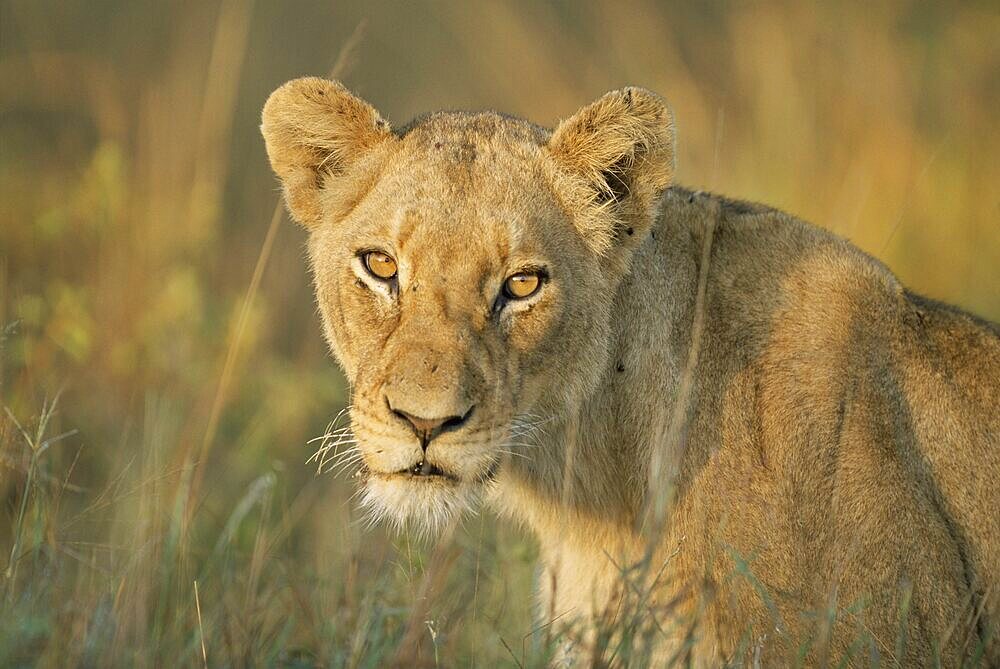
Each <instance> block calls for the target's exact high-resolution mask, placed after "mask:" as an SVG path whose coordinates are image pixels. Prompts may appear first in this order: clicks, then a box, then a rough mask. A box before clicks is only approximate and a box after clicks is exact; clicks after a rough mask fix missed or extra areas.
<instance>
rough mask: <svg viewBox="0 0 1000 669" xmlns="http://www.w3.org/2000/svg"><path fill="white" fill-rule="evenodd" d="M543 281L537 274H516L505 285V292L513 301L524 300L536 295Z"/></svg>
mask: <svg viewBox="0 0 1000 669" xmlns="http://www.w3.org/2000/svg"><path fill="white" fill-rule="evenodd" d="M541 284H542V280H541V279H540V278H539V276H538V275H537V274H527V273H524V274H515V275H514V276H512V277H510V278H508V279H507V281H506V282H505V283H504V291H505V292H506V293H507V296H508V297H511V298H513V299H518V300H520V299H524V298H526V297H530V296H532V295H534V294H535V293H536V292H537V291H538V287H539V286H541Z"/></svg>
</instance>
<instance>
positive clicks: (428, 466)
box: [393, 460, 458, 483]
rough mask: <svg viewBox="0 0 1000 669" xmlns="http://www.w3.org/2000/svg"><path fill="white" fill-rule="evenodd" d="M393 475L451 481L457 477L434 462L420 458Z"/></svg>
mask: <svg viewBox="0 0 1000 669" xmlns="http://www.w3.org/2000/svg"><path fill="white" fill-rule="evenodd" d="M393 476H405V477H407V478H415V479H423V480H427V481H435V480H438V481H451V482H455V483H457V482H458V477H457V476H455V475H453V474H450V473H448V472H446V471H444V470H443V469H441V468H440V467H438V466H437V465H435V464H432V463H431V462H428V461H427V460H421V461H420V462H418V463H417V464H415V465H413V466H412V467H410V468H409V469H401V470H399V471H398V472H395V473H394V474H393Z"/></svg>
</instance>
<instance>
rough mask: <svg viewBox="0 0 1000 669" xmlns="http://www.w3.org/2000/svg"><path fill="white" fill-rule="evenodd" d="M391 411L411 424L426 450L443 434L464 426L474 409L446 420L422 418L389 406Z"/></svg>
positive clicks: (446, 417) (445, 418)
mask: <svg viewBox="0 0 1000 669" xmlns="http://www.w3.org/2000/svg"><path fill="white" fill-rule="evenodd" d="M389 409H390V410H391V411H392V413H394V414H395V415H397V416H399V417H400V418H402V419H403V420H405V421H406V422H407V423H409V424H410V427H411V428H412V429H413V433H414V434H416V435H417V438H418V439H420V445H421V447H423V448H424V449H425V450H426V449H427V445H428V444H429V443H430V442H431V440H432V439H434V438H435V437H437V436H438V435H439V434H441V433H442V432H449V431H451V430H455V429H458V428H459V427H461V426H462V425H464V424H465V423H466V422H467V421H468V420H469V416H471V415H472V407H469V409H468V411H466V412H465V413H464V414H462V415H461V416H445V417H444V418H421V417H420V416H415V415H413V414H412V413H409V412H406V411H401V410H399V409H396V408H393V407H392V405H390V406H389Z"/></svg>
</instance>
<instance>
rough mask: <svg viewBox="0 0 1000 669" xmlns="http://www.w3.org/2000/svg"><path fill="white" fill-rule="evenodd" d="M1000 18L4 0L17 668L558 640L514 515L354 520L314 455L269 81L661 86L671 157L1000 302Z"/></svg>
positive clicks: (3, 254)
mask: <svg viewBox="0 0 1000 669" xmlns="http://www.w3.org/2000/svg"><path fill="white" fill-rule="evenodd" d="M998 34H1000V12H998V11H997V8H996V6H995V5H994V4H992V3H988V2H982V3H976V2H969V3H962V4H955V3H937V4H934V3H918V2H906V1H903V0H898V1H891V2H885V3H877V6H876V4H874V3H857V4H842V3H790V2H789V3H769V4H753V5H749V4H742V3H729V2H722V1H712V2H705V3H683V2H666V3H661V2H653V1H652V0H635V1H634V2H628V3H589V2H588V3H581V2H571V1H569V0H560V1H559V2H554V3H535V2H496V3H466V2H458V1H456V2H446V3H433V4H431V3H427V4H424V3H395V4H392V5H390V4H389V3H339V2H295V3H288V2H280V1H279V0H217V1H216V0H212V1H211V2H193V1H185V0H180V1H178V2H171V3H164V2H158V1H156V0H136V1H134V2H115V1H112V0H86V1H84V0H63V1H61V2H51V1H49V0H0V666H36V665H37V666H58V667H62V666H112V665H114V666H139V667H141V666H192V665H196V666H202V665H208V666H244V665H269V666H270V665H274V666H345V667H375V666H385V665H388V664H391V663H397V664H401V665H405V666H420V665H423V666H481V667H492V666H541V665H543V664H544V663H545V661H546V657H547V655H548V653H549V650H550V647H551V644H550V641H551V639H550V635H549V629H550V628H549V627H548V626H546V625H545V624H544V623H545V621H544V620H540V621H539V620H536V619H535V617H534V611H533V607H532V602H531V592H532V589H533V577H534V576H533V569H534V568H533V562H534V557H535V556H534V551H535V549H534V547H533V544H532V542H531V541H530V539H529V538H528V537H527V536H526V535H525V534H523V533H522V532H520V531H519V530H518V528H516V527H511V526H509V525H506V524H504V523H501V522H498V521H497V520H496V519H495V518H493V517H492V516H491V515H490V514H488V513H485V512H484V513H482V514H480V515H477V516H474V517H469V518H466V519H465V520H464V523H463V524H462V525H461V526H458V527H455V528H453V530H452V531H451V532H449V533H447V534H446V535H445V536H443V537H441V538H440V539H439V540H437V541H434V542H430V543H428V542H421V541H419V540H418V539H417V538H416V537H409V536H406V535H403V536H397V535H395V534H393V533H391V532H389V531H387V530H386V529H384V528H380V527H374V528H370V527H367V526H366V525H365V523H364V522H363V519H362V518H360V516H359V514H358V513H357V511H356V509H355V508H354V507H353V505H352V502H351V495H352V493H353V486H352V483H351V480H350V472H349V471H332V472H325V473H324V472H320V471H318V469H320V467H319V465H320V464H321V463H318V462H317V461H316V460H315V459H311V456H312V455H313V454H314V453H315V452H316V451H317V449H318V448H320V447H321V446H322V445H324V443H329V442H328V441H327V442H324V440H323V439H322V436H323V435H325V434H330V433H333V431H334V430H336V429H338V428H342V427H344V425H343V421H342V420H341V421H337V420H335V417H336V416H338V412H339V411H340V409H342V408H343V407H344V405H345V404H346V403H347V401H348V391H347V388H346V387H345V384H344V382H343V379H342V377H341V375H340V373H339V371H338V370H337V369H336V366H335V365H334V363H333V362H332V361H331V359H330V357H329V355H328V354H327V352H326V348H325V343H324V342H323V339H322V337H321V334H320V330H319V327H318V319H317V318H316V315H315V313H314V304H313V301H312V297H311V294H310V288H309V283H308V276H307V274H306V271H305V264H304V262H303V240H304V233H303V232H302V231H301V230H299V229H298V228H296V227H294V226H293V225H291V224H290V223H288V222H287V220H286V219H287V217H286V216H285V215H284V213H283V210H282V208H281V207H280V203H279V199H278V195H279V194H278V188H277V184H276V181H275V180H274V178H273V176H272V175H271V172H270V169H269V167H268V164H267V160H266V157H265V155H264V149H263V144H262V141H261V139H260V136H259V133H258V130H257V124H258V123H259V113H260V108H261V105H262V104H263V102H264V100H265V98H266V96H267V94H268V93H269V92H270V91H271V90H272V89H274V88H275V87H276V86H278V85H279V84H280V83H282V82H284V81H285V80H287V79H290V78H292V77H294V76H298V75H302V74H324V73H327V74H333V75H335V76H337V77H338V78H341V79H342V80H344V81H345V82H346V83H347V84H348V85H349V86H351V87H353V88H354V89H355V90H357V91H358V92H359V93H360V94H361V95H363V96H364V97H365V98H366V99H368V100H370V101H372V102H373V103H374V104H376V106H377V107H378V108H379V109H380V110H382V111H383V112H384V113H386V114H387V115H388V116H389V117H390V119H391V120H393V121H394V122H396V123H397V124H402V123H403V122H405V121H407V120H409V118H410V117H412V116H413V115H415V114H418V113H421V112H425V111H428V110H432V109H435V108H471V109H478V108H496V109H500V110H503V111H507V112H510V113H514V114H518V115H521V116H525V117H528V118H530V119H532V120H534V121H537V122H539V123H543V124H547V125H552V124H554V123H555V122H556V121H557V120H558V119H559V118H560V117H563V116H566V115H568V114H570V113H572V112H573V111H574V110H575V109H577V108H578V107H579V106H580V105H581V104H584V103H586V102H588V101H590V100H592V99H594V98H595V97H596V96H597V95H599V94H600V93H601V92H603V91H605V90H609V89H612V88H617V87H620V86H622V85H626V84H637V85H642V86H645V87H647V88H650V89H653V90H655V91H658V92H659V93H661V94H662V95H663V96H664V97H665V98H666V99H667V100H668V101H669V102H670V103H671V104H672V105H673V107H674V112H675V115H676V118H677V125H678V135H679V153H678V178H679V180H680V181H681V182H682V183H684V184H686V185H689V186H692V187H699V188H705V189H710V190H718V191H722V192H725V193H727V194H730V195H733V196H736V197H739V198H742V199H751V200H759V201H763V202H767V203H769V204H772V205H776V206H778V207H780V208H783V209H785V210H787V211H790V212H793V213H795V214H798V215H800V216H802V217H803V218H806V219H808V220H811V221H813V222H816V223H818V224H820V225H822V226H824V227H827V228H829V229H831V230H834V231H835V232H837V233H838V234H841V235H843V236H846V237H848V238H850V239H851V240H853V241H854V242H855V243H857V244H858V245H860V246H861V247H862V248H864V249H865V250H867V251H869V252H870V253H872V254H873V255H875V256H877V257H879V258H881V259H883V260H884V261H885V262H886V263H887V264H888V265H889V266H890V267H891V268H892V269H893V270H894V271H895V272H896V273H897V274H898V275H899V276H900V277H901V279H902V280H903V281H904V283H906V284H908V285H909V286H911V287H912V288H914V289H915V290H917V291H918V292H921V293H924V294H927V295H929V296H932V297H935V298H938V299H943V300H946V301H949V302H953V303H957V304H959V305H961V306H962V307H964V308H967V309H970V310H972V311H975V312H977V313H979V314H981V315H983V316H985V317H987V318H991V319H993V320H997V319H1000V285H998V283H1000V280H998V277H1000V275H998V272H997V267H998V266H1000V161H998V160H997V156H998V155H1000V132H998V129H997V123H996V121H997V113H996V110H997V109H998V108H1000V77H998V73H1000V50H998V48H997V35H998ZM317 438H319V440H317ZM625 660H627V654H620V655H618V656H617V661H619V662H623V661H625Z"/></svg>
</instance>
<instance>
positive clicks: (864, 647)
mask: <svg viewBox="0 0 1000 669" xmlns="http://www.w3.org/2000/svg"><path fill="white" fill-rule="evenodd" d="M262 129H263V133H264V137H265V139H266V143H267V149H268V154H269V156H270V158H271V161H272V164H273V166H274V169H275V172H276V173H277V174H278V175H279V176H280V177H281V178H282V180H283V183H284V187H285V194H286V198H287V201H288V205H289V209H290V211H291V212H292V214H293V216H295V217H296V218H297V219H298V220H299V221H300V222H301V223H303V224H304V225H306V226H307V228H308V229H309V231H310V239H309V256H310V262H311V266H312V271H313V274H314V279H315V285H316V294H317V300H318V303H319V307H320V311H321V314H322V318H323V324H324V327H325V331H326V334H327V337H328V339H329V341H330V344H331V346H332V348H333V350H334V352H335V353H336V356H337V358H338V360H339V361H340V363H341V364H342V365H343V367H344V369H345V371H346V373H347V375H348V378H349V379H350V381H351V383H352V386H353V391H354V395H353V407H352V409H351V417H352V422H353V430H354V433H355V435H356V437H357V438H358V440H359V446H358V447H359V449H360V453H361V455H362V457H363V461H364V466H363V473H364V477H363V481H364V482H363V485H364V486H365V503H366V505H367V506H368V507H369V509H370V510H371V511H372V513H373V516H375V517H379V518H385V519H387V520H389V521H392V522H395V523H397V524H399V525H407V524H414V525H416V526H418V527H420V528H425V529H435V528H440V527H441V526H443V525H445V524H446V523H448V522H451V520H452V519H453V518H454V517H455V515H456V514H457V513H461V512H462V511H464V510H465V509H468V508H471V507H473V506H474V505H475V504H476V503H477V502H478V501H479V499H480V498H481V497H485V498H486V499H488V501H489V503H491V504H492V505H493V506H494V508H496V509H498V510H499V511H500V512H501V513H503V514H506V515H509V516H511V517H513V518H515V519H517V520H519V521H522V522H524V523H525V524H526V525H527V526H529V527H530V528H531V529H532V530H533V531H534V532H535V534H536V535H537V537H538V540H539V543H540V547H541V553H542V557H543V561H544V567H545V569H544V572H543V575H542V577H541V579H540V583H539V588H540V591H541V602H540V606H539V613H540V616H541V617H543V618H545V619H548V618H550V617H558V619H559V624H560V625H563V626H565V627H566V628H567V629H569V630H570V632H569V633H570V634H571V635H572V634H576V633H578V636H577V637H572V636H571V637H569V638H578V639H579V643H578V644H577V645H576V647H575V649H570V650H567V659H572V658H573V657H576V658H577V659H578V660H579V661H584V660H585V659H586V658H588V657H590V654H591V653H596V652H598V651H600V649H601V648H602V643H604V641H602V639H605V641H606V637H602V635H601V634H598V633H595V632H593V631H591V632H581V631H580V630H583V629H585V628H586V627H588V626H589V627H591V628H600V627H601V625H607V624H610V622H609V621H618V622H620V621H621V620H622V619H623V615H624V614H623V613H622V611H623V610H624V608H623V607H624V606H625V604H624V602H626V601H627V600H629V598H630V597H633V594H632V591H633V590H635V591H636V592H645V591H646V590H648V591H649V592H648V593H647V595H643V597H640V598H638V599H635V598H633V599H634V602H633V603H634V604H636V606H637V607H638V608H640V609H642V611H640V612H645V613H646V614H647V615H646V622H644V623H642V624H643V625H644V626H645V627H644V628H643V629H642V630H641V634H639V635H638V636H637V637H636V641H634V643H633V645H636V646H638V645H640V644H646V645H655V646H657V648H656V651H655V652H656V655H654V656H653V657H654V658H656V659H655V662H658V663H662V662H666V661H667V660H668V659H669V658H675V659H682V660H683V659H685V658H686V657H687V656H688V654H689V653H693V659H694V660H695V661H696V662H697V663H702V664H705V665H709V666H711V665H716V664H719V663H721V662H723V661H727V660H732V661H738V662H747V663H749V662H751V661H757V660H759V661H760V662H762V664H763V666H778V665H783V664H786V663H792V662H793V661H794V660H795V658H796V657H797V656H799V654H801V657H802V658H804V661H805V662H806V663H807V664H823V663H825V662H828V661H829V662H833V663H837V662H839V660H840V658H841V657H843V656H844V655H845V654H848V653H853V656H852V657H853V658H854V659H853V662H854V663H855V664H861V663H863V661H866V660H865V658H871V657H872V656H873V654H877V655H878V656H879V657H880V658H881V662H882V664H883V665H892V664H895V663H898V664H901V665H905V666H918V665H925V664H929V663H932V662H933V661H934V658H935V657H936V656H937V657H939V658H940V661H941V663H942V664H943V665H944V666H958V665H959V664H960V663H961V661H962V660H963V659H966V660H968V659H970V658H972V657H974V655H975V653H976V652H977V648H980V649H981V648H983V647H984V645H988V646H989V649H988V650H987V657H989V658H992V659H991V660H983V662H990V661H992V662H993V663H996V662H1000V654H998V652H1000V651H998V644H997V642H996V636H997V633H996V626H997V620H998V615H1000V610H998V602H1000V512H998V511H997V510H998V509H1000V483H998V481H1000V415H998V408H1000V337H998V331H997V328H996V326H994V325H992V324H989V323H986V322H984V321H980V320H977V319H976V318H974V317H972V316H969V315H967V314H964V313H962V312H960V311H958V310H957V309H953V308H951V307H948V306H945V305H941V304H937V303H934V302H931V301H929V300H926V299H924V298H920V297H917V296H915V295H912V294H910V293H908V292H907V291H906V290H905V289H904V288H903V287H901V286H900V285H899V283H898V282H897V281H896V279H895V278H894V277H893V275H892V274H891V273H890V272H889V271H888V270H887V269H886V268H885V267H883V266H882V265H881V264H880V263H879V262H878V261H876V260H874V259H872V258H870V257H868V256H866V255H865V254H863V253H861V252H860V251H858V250H857V249H856V248H854V247H853V246H851V245H850V244H849V243H847V242H845V241H843V240H841V239H838V238H836V237H834V236H832V235H830V234H828V233H826V232H824V231H822V230H819V229H817V228H815V227H812V226H810V225H808V224H806V223H803V222H801V221H798V220H796V219H794V218H792V217H790V216H787V215H785V214H783V213H781V212H778V211H775V210H773V209H770V208H767V207H763V206H759V205H749V204H745V203H741V202H733V201H730V200H726V199H724V198H720V197H716V196H712V195H707V194H701V193H693V192H690V191H687V190H684V189H682V188H679V187H669V188H668V186H669V184H670V181H671V180H672V176H673V141H674V140H673V130H672V126H671V117H670V113H669V111H668V110H667V108H666V106H665V105H664V104H663V103H662V101H660V99H659V98H658V97H656V96H655V95H654V94H652V93H649V92H647V91H643V90H641V89H635V88H632V89H624V90H621V91H615V92H612V93H609V94H607V95H606V96H604V97H603V98H601V99H600V100H598V101H597V102H595V103H594V104H592V105H590V106H588V107H586V108H584V109H583V110H581V111H580V112H579V113H578V114H576V115H575V116H573V117H572V118H570V119H568V120H566V121H564V122H563V123H562V124H560V125H559V127H558V128H557V129H556V130H555V131H554V132H551V133H550V132H549V131H547V130H545V129H543V128H539V127H537V126H534V125H531V124H529V123H526V122H524V121H520V120H517V119H512V118H508V117H504V116H501V115H498V114H492V113H484V114H464V113H437V114H432V115H430V116H428V117H426V118H423V119H420V120H418V121H417V122H415V123H413V124H412V125H411V126H409V127H408V128H405V129H403V130H399V131H395V132H393V131H390V129H389V127H388V124H386V123H385V122H384V121H382V120H381V117H379V116H378V114H377V112H375V111H374V110H373V109H372V108H371V107H370V106H368V105H367V104H366V103H364V102H362V101H360V100H358V99H357V98H355V97H354V96H352V95H351V94H350V93H348V92H347V91H346V89H344V88H343V87H342V86H340V85H339V84H336V83H332V82H324V81H322V80H317V79H304V80H296V81H293V82H290V83H288V84H286V85H285V86H283V87H282V88H281V89H279V90H278V91H276V92H275V93H274V95H272V97H271V99H270V100H268V103H267V105H266V107H265V110H264V122H263V126H262ZM372 249H377V250H380V251H383V252H386V253H389V254H390V255H392V256H393V257H394V258H395V259H396V261H397V263H398V266H399V275H398V280H397V284H396V285H395V286H385V285H381V284H378V283H377V282H373V281H372V280H371V278H370V277H367V276H366V275H365V271H364V268H363V267H362V266H361V264H360V261H359V259H358V257H357V254H358V253H359V252H362V251H365V250H372ZM706 259H707V264H706ZM525 267H532V268H540V267H544V268H545V269H546V270H547V272H548V274H549V279H548V281H546V282H545V283H544V285H543V287H542V289H541V290H540V291H539V293H538V294H537V295H536V296H535V297H533V298H530V299H529V300H527V301H525V302H523V303H508V304H507V305H506V306H504V307H503V308H502V309H499V310H497V309H495V308H494V307H495V305H496V304H497V295H498V294H499V293H500V290H501V285H502V283H503V281H504V279H505V278H506V277H507V276H509V275H510V274H512V273H514V272H517V271H519V270H521V269H523V268H525ZM699 277H701V278H699ZM390 399H391V403H392V405H393V408H399V406H403V407H404V409H403V410H405V411H406V412H408V413H411V414H413V415H417V416H421V417H425V418H437V417H444V416H455V415H460V412H463V411H465V410H466V409H467V408H468V407H472V413H471V414H469V416H470V417H469V419H468V420H467V422H466V423H464V424H462V425H461V426H460V427H459V428H458V429H455V430H452V431H449V432H445V433H444V434H442V435H440V436H438V437H437V438H435V439H433V440H432V441H431V442H430V443H429V446H428V447H427V450H426V453H424V452H422V450H421V445H420V443H419V441H418V440H417V439H416V437H415V436H414V435H413V433H412V432H411V431H410V430H409V428H408V426H407V424H406V422H405V421H404V420H401V419H400V418H399V416H398V415H395V414H393V412H392V411H390V409H389V407H388V405H387V403H388V402H390ZM425 459H426V460H427V461H428V462H430V463H433V464H434V465H435V466H436V467H438V468H439V469H440V470H442V471H444V472H446V473H448V474H450V475H451V476H452V477H453V478H452V479H451V480H446V479H440V478H437V479H432V480H426V479H419V478H415V477H413V476H410V475H407V474H397V473H396V472H402V471H406V470H409V469H412V468H413V466H414V465H415V464H417V463H418V462H421V461H423V460H425ZM663 500H665V501H666V503H667V507H666V511H665V515H662V516H657V515H656V514H655V513H654V514H653V515H650V509H656V508H657V506H656V503H657V502H658V501H663ZM658 517H662V519H663V524H662V527H661V526H655V527H653V530H651V529H650V528H651V526H650V524H649V523H650V520H649V519H650V518H654V519H655V518H658ZM654 525H655V523H654ZM650 541H652V545H650ZM632 574H638V575H639V576H638V577H636V578H633V577H632V576H631V575H632ZM653 621H655V625H654V624H653ZM654 628H655V629H654ZM650 630H653V631H652V632H650ZM617 633H618V634H622V633H623V632H622V631H621V629H619V631H618V632H617ZM988 638H992V639H993V640H992V641H988V640H987V639H988ZM852 645H853V647H852ZM574 653H575V655H574ZM609 654H610V653H609Z"/></svg>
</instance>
